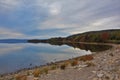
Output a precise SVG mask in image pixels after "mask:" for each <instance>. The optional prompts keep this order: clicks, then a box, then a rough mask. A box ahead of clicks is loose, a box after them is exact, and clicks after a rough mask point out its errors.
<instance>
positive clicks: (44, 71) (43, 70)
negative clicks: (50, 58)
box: [41, 67, 49, 74]
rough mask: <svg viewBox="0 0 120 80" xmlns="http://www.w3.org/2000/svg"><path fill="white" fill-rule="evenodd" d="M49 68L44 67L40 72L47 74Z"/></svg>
mask: <svg viewBox="0 0 120 80" xmlns="http://www.w3.org/2000/svg"><path fill="white" fill-rule="evenodd" d="M48 71H49V68H48V67H45V68H43V69H42V70H41V72H42V73H45V74H48Z"/></svg>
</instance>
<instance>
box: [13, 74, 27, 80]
mask: <svg viewBox="0 0 120 80" xmlns="http://www.w3.org/2000/svg"><path fill="white" fill-rule="evenodd" d="M15 80H27V76H26V75H20V74H19V75H16V76H15Z"/></svg>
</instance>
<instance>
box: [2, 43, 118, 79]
mask: <svg viewBox="0 0 120 80" xmlns="http://www.w3.org/2000/svg"><path fill="white" fill-rule="evenodd" d="M86 57H87V58H86ZM71 61H72V63H71ZM73 61H74V63H73ZM75 61H76V62H75ZM63 64H64V65H63ZM71 64H72V65H71ZM43 69H44V70H43ZM41 70H42V71H41ZM43 71H44V72H43ZM0 80H120V45H113V48H111V49H110V50H106V51H102V52H96V53H93V54H92V55H89V56H85V57H79V58H75V59H72V60H66V61H63V62H57V63H55V64H52V65H46V66H44V67H39V68H34V69H31V70H23V71H20V72H18V73H15V74H9V75H6V76H1V77H0Z"/></svg>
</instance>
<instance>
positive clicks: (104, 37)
mask: <svg viewBox="0 0 120 80" xmlns="http://www.w3.org/2000/svg"><path fill="white" fill-rule="evenodd" d="M108 39H109V33H107V32H104V33H102V34H101V40H102V41H106V40H108Z"/></svg>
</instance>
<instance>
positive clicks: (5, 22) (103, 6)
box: [0, 0, 120, 39]
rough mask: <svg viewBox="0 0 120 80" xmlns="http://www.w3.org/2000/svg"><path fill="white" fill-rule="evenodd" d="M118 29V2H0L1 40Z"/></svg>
mask: <svg viewBox="0 0 120 80" xmlns="http://www.w3.org/2000/svg"><path fill="white" fill-rule="evenodd" d="M105 29H120V0H0V39H9V38H17V39H23V38H24V39H25V38H26V39H33V38H35V39H36V38H37V39H46V38H51V37H66V36H69V35H72V34H77V33H82V32H87V31H96V30H105Z"/></svg>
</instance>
